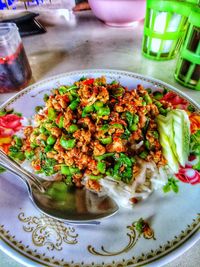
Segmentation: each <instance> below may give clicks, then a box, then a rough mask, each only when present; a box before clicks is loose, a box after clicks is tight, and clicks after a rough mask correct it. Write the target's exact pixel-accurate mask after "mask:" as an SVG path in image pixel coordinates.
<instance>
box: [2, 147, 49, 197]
mask: <svg viewBox="0 0 200 267" xmlns="http://www.w3.org/2000/svg"><path fill="white" fill-rule="evenodd" d="M0 161H1V162H0V165H2V166H3V167H4V168H6V169H8V170H9V171H11V172H12V173H14V174H16V175H18V176H22V178H23V180H24V181H25V182H26V183H27V184H28V185H29V186H31V185H32V184H33V185H34V186H36V187H37V188H38V189H39V191H40V192H45V188H44V186H43V185H42V183H41V182H40V181H39V180H38V179H37V178H36V177H35V176H34V175H33V174H31V173H30V172H28V171H26V170H25V169H24V168H22V167H21V166H20V165H19V164H18V163H17V162H15V161H14V160H12V159H11V158H9V157H8V156H7V155H6V154H5V153H4V152H3V151H2V150H1V149H0Z"/></svg>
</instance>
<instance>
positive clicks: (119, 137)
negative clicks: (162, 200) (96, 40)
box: [8, 77, 195, 206]
mask: <svg viewBox="0 0 200 267" xmlns="http://www.w3.org/2000/svg"><path fill="white" fill-rule="evenodd" d="M167 94H169V93H168V92H167V91H166V90H164V91H162V90H158V91H152V90H151V89H149V88H146V89H145V88H143V86H142V85H138V86H137V88H136V89H135V88H133V89H132V90H128V88H126V87H124V86H123V85H122V84H120V83H119V82H117V81H112V82H111V83H108V82H107V81H106V78H105V77H100V78H96V79H94V78H85V77H83V78H81V79H80V80H79V81H76V82H75V83H74V84H73V85H62V86H60V87H58V88H56V89H53V90H52V93H51V94H50V95H45V96H44V101H45V106H43V107H37V108H36V111H37V113H36V115H35V116H34V123H32V124H31V125H28V126H26V127H24V129H23V138H21V137H20V136H19V135H17V134H15V135H14V136H13V138H12V143H11V146H10V147H9V152H8V154H9V155H10V156H11V157H13V158H15V159H17V160H20V161H24V160H25V159H26V160H25V163H24V164H26V165H27V162H29V163H30V165H31V168H32V169H33V170H34V172H35V173H36V174H38V175H39V176H41V177H42V178H44V179H46V180H53V181H59V182H60V183H59V184H60V185H62V187H64V188H65V187H66V186H65V185H75V186H76V187H83V186H85V187H86V188H88V189H90V190H92V191H95V192H97V193H98V194H104V193H106V194H109V195H111V196H112V197H113V198H115V199H116V200H117V202H118V204H120V205H122V206H127V205H128V204H130V203H131V204H133V203H137V202H138V201H139V200H140V199H143V198H146V197H147V196H148V195H149V194H150V193H151V192H152V191H153V190H154V189H157V188H162V187H163V190H164V191H165V192H167V191H169V190H170V189H172V190H173V191H174V192H177V191H178V185H177V182H178V180H177V179H176V177H178V176H177V175H176V174H177V173H178V172H179V169H180V168H185V167H187V162H188V156H189V154H190V151H191V144H190V143H191V142H190V135H191V133H190V119H189V111H185V110H183V109H180V108H175V107H174V106H173V105H172V104H171V102H170V101H167V100H165V99H167V98H166V95H167ZM187 107H188V105H187ZM190 108H191V107H190ZM193 139H194V138H192V140H193ZM193 152H194V151H193ZM193 154H195V153H193ZM24 166H25V165H24ZM59 191H60V190H58V188H57V189H55V188H54V189H51V190H50V192H49V194H51V195H54V196H55V197H56V194H57V193H58V192H59ZM61 191H62V190H61Z"/></svg>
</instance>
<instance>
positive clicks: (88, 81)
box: [83, 79, 94, 85]
mask: <svg viewBox="0 0 200 267" xmlns="http://www.w3.org/2000/svg"><path fill="white" fill-rule="evenodd" d="M93 83H94V79H88V80H85V81H84V82H83V84H84V85H90V84H93Z"/></svg>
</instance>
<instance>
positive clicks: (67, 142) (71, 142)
mask: <svg viewBox="0 0 200 267" xmlns="http://www.w3.org/2000/svg"><path fill="white" fill-rule="evenodd" d="M60 144H61V146H62V147H63V148H64V149H72V148H73V147H75V144H76V139H66V138H65V137H63V136H62V137H61V139H60Z"/></svg>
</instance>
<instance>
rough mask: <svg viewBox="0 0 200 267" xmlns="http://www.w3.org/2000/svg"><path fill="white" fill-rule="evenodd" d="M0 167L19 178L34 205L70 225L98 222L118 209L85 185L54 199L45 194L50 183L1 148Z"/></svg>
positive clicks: (107, 199) (114, 204) (109, 199)
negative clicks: (25, 167) (23, 166)
mask: <svg viewBox="0 0 200 267" xmlns="http://www.w3.org/2000/svg"><path fill="white" fill-rule="evenodd" d="M0 166H2V167H4V168H6V169H7V170H9V171H10V172H12V173H14V174H16V175H17V176H18V177H20V178H21V179H22V181H23V182H25V184H26V185H27V188H28V193H29V197H30V199H31V200H32V202H33V204H34V205H35V206H36V208H38V209H39V210H40V211H41V212H42V213H44V214H46V215H48V216H51V217H53V218H55V219H57V220H61V221H63V222H67V223H73V224H98V223H99V221H98V220H100V219H102V218H105V217H110V216H112V215H114V214H115V213H116V212H117V211H118V209H119V207H118V205H117V204H116V202H115V201H114V200H113V199H111V198H110V197H108V196H102V197H99V196H98V195H97V194H95V193H93V192H91V191H89V190H87V189H85V188H83V189H79V188H75V187H73V188H70V189H69V190H68V191H67V192H66V196H64V199H65V200H55V198H52V197H51V196H50V195H49V194H47V190H48V189H49V188H50V187H51V185H52V182H47V181H44V180H43V181H41V180H40V179H39V178H37V177H36V176H35V175H33V174H32V173H30V172H28V171H27V170H25V169H23V168H22V167H21V166H20V165H19V164H18V163H17V162H15V161H14V160H12V159H11V158H9V157H8V156H7V155H6V154H5V153H4V152H3V151H2V150H0Z"/></svg>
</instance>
